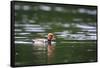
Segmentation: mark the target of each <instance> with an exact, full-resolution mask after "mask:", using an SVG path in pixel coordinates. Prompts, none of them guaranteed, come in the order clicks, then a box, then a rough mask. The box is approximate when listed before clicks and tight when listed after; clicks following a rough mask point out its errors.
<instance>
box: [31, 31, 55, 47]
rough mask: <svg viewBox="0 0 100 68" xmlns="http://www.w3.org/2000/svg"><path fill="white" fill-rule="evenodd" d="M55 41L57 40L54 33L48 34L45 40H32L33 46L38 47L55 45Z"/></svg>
mask: <svg viewBox="0 0 100 68" xmlns="http://www.w3.org/2000/svg"><path fill="white" fill-rule="evenodd" d="M53 40H55V38H54V34H53V33H48V38H47V39H44V38H41V39H32V41H33V44H34V45H37V46H41V45H47V44H53V43H55V42H52V41H53Z"/></svg>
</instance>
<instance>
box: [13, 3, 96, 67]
mask: <svg viewBox="0 0 100 68" xmlns="http://www.w3.org/2000/svg"><path fill="white" fill-rule="evenodd" d="M96 17H97V8H96V7H93V6H91V7H89V6H71V5H70V6H69V5H66V6H64V5H53V4H46V5H44V4H34V3H33V4H32V3H31V4H28V3H18V2H16V3H15V25H14V26H15V30H14V31H15V46H16V48H15V51H16V53H15V55H16V57H15V59H16V60H15V65H18V66H20V65H40V64H59V63H65V64H67V63H78V62H95V61H96V60H97V59H96V57H97V56H96V52H97V48H96V47H97V45H96V40H97V37H96V36H97V34H96V33H97V30H96V26H97V24H96V23H97V20H96ZM49 32H51V33H53V34H54V35H55V38H56V40H55V42H56V43H55V44H51V45H50V44H46V45H41V46H36V45H35V46H34V45H33V43H32V39H35V38H47V34H48V33H49Z"/></svg>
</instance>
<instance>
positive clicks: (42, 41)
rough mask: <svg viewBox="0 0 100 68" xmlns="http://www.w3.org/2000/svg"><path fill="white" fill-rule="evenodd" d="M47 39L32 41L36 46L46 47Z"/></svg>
mask: <svg viewBox="0 0 100 68" xmlns="http://www.w3.org/2000/svg"><path fill="white" fill-rule="evenodd" d="M47 41H48V40H47V39H32V42H33V44H34V45H37V46H39V45H46V44H47Z"/></svg>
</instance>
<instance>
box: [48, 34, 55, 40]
mask: <svg viewBox="0 0 100 68" xmlns="http://www.w3.org/2000/svg"><path fill="white" fill-rule="evenodd" d="M48 40H49V41H51V40H54V35H53V33H48Z"/></svg>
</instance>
